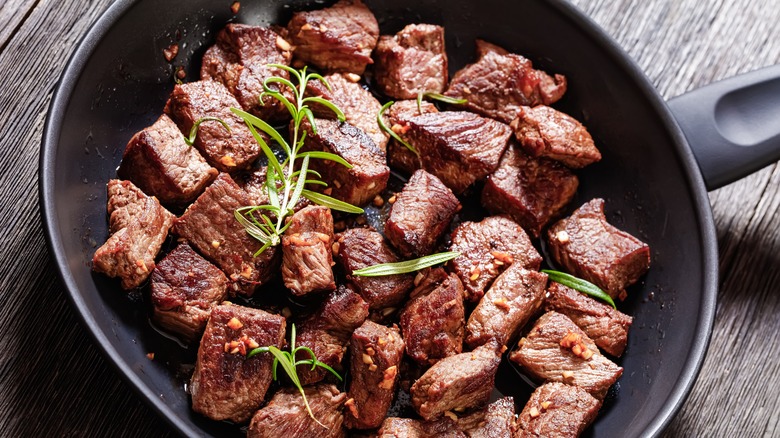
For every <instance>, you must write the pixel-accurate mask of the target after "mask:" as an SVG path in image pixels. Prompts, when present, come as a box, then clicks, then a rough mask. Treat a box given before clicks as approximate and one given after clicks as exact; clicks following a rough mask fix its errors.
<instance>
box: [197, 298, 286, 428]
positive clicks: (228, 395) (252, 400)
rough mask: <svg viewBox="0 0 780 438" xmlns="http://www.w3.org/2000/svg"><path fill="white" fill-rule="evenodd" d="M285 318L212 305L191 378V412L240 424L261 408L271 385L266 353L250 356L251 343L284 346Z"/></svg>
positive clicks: (270, 360)
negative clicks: (248, 353)
mask: <svg viewBox="0 0 780 438" xmlns="http://www.w3.org/2000/svg"><path fill="white" fill-rule="evenodd" d="M284 329H285V321H284V318H283V317H281V316H279V315H274V314H271V313H268V312H265V311H263V310H260V309H253V308H250V307H243V306H238V305H234V304H223V305H219V306H216V307H214V309H213V310H212V311H211V318H209V322H208V324H207V325H206V331H205V332H204V333H203V338H202V339H201V340H200V347H199V348H198V359H197V362H195V372H194V373H193V375H192V379H191V380H190V392H191V394H192V409H193V410H194V411H195V412H199V413H201V414H203V415H205V416H207V417H209V418H211V419H212V420H230V421H233V422H235V423H242V422H244V421H246V420H248V419H249V418H250V417H251V416H252V414H253V413H254V412H255V411H256V410H257V409H258V408H259V407H260V404H261V403H262V402H263V398H264V397H265V392H266V391H267V390H268V386H269V385H270V384H271V378H272V373H271V365H272V363H273V360H274V358H273V356H272V355H271V354H258V355H255V356H253V357H251V358H247V357H246V353H247V352H248V351H251V350H252V348H256V347H254V346H255V345H258V346H271V345H273V346H276V347H277V348H282V347H283V346H284V332H285V330H284Z"/></svg>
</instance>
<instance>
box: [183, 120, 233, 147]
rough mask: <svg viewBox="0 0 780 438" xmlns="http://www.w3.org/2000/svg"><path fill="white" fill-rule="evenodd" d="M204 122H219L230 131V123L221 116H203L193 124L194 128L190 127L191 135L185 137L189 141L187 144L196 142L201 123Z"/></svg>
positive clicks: (186, 141) (190, 144) (185, 140)
mask: <svg viewBox="0 0 780 438" xmlns="http://www.w3.org/2000/svg"><path fill="white" fill-rule="evenodd" d="M203 122H219V123H220V124H221V125H222V127H223V128H225V129H226V130H227V132H228V133H230V126H228V124H227V123H226V122H225V121H224V120H222V119H220V118H219V117H211V116H206V117H201V118H199V119H198V120H196V121H195V123H194V124H193V125H192V128H191V129H190V136H189V137H184V142H185V143H187V146H192V145H194V144H195V139H196V138H197V137H198V129H199V128H200V124H201V123H203Z"/></svg>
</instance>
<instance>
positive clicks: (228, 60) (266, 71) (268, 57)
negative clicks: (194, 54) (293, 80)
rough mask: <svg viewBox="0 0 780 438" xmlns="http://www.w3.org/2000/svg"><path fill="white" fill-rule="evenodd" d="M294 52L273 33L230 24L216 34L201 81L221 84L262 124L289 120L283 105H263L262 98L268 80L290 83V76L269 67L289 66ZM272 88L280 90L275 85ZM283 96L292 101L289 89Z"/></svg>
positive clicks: (266, 99)
mask: <svg viewBox="0 0 780 438" xmlns="http://www.w3.org/2000/svg"><path fill="white" fill-rule="evenodd" d="M291 49H292V46H290V43H288V42H287V41H286V40H285V39H284V38H283V37H282V36H281V35H279V34H277V33H276V32H274V31H273V30H271V29H267V28H264V27H259V26H248V25H245V24H234V23H230V24H228V25H227V26H225V28H224V29H222V30H221V31H219V33H218V34H217V43H216V44H214V45H213V46H211V47H209V49H208V50H206V53H204V54H203V62H202V64H201V67H200V78H201V79H202V80H207V79H213V80H215V81H218V82H221V83H222V85H224V86H225V87H227V89H228V90H230V92H231V93H233V95H234V96H236V100H238V103H239V104H241V107H242V108H243V109H245V110H246V111H249V112H251V113H253V114H255V115H257V116H258V117H260V118H261V119H263V120H267V121H280V120H286V119H289V118H290V114H289V113H288V112H287V109H286V108H285V107H284V105H283V104H282V103H281V102H279V101H278V100H276V99H274V98H272V97H270V96H266V97H264V98H263V103H262V104H260V99H259V97H260V94H261V93H262V92H263V91H265V89H264V88H263V81H265V80H266V79H268V78H270V77H272V76H277V77H281V78H284V79H290V74H289V73H288V72H286V71H285V70H282V69H279V68H271V67H268V64H282V65H289V64H290V58H292V52H291ZM271 88H272V89H275V90H277V91H278V90H279V87H278V86H277V85H276V84H272V85H271ZM282 92H283V93H285V94H289V97H290V98H292V94H290V93H289V89H287V88H286V87H283V88H282Z"/></svg>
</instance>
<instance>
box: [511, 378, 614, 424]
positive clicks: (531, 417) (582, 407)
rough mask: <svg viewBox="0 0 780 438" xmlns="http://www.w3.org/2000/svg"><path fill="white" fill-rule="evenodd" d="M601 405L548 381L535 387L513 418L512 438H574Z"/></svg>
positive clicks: (575, 389) (584, 394)
mask: <svg viewBox="0 0 780 438" xmlns="http://www.w3.org/2000/svg"><path fill="white" fill-rule="evenodd" d="M600 407H601V402H600V401H599V400H596V399H595V398H593V397H592V396H591V395H590V394H588V393H587V392H586V391H584V390H582V389H580V388H578V387H576V386H570V385H564V384H562V383H557V382H549V383H545V384H544V385H542V386H540V387H538V388H536V390H535V391H534V393H533V394H531V398H530V399H529V400H528V403H526V405H525V408H523V412H522V413H521V414H520V417H519V418H518V419H517V426H518V429H517V433H516V434H515V435H514V436H515V437H516V438H537V437H544V438H576V437H578V436H580V434H581V433H582V432H583V431H584V430H585V429H586V428H587V427H588V425H590V423H591V422H592V421H593V420H594V419H595V418H596V415H598V412H599V408H600Z"/></svg>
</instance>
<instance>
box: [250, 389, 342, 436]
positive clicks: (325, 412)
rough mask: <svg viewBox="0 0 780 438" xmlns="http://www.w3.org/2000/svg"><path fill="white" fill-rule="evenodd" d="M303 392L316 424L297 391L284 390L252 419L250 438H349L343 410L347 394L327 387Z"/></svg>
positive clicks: (275, 395)
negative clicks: (346, 437) (344, 426)
mask: <svg viewBox="0 0 780 438" xmlns="http://www.w3.org/2000/svg"><path fill="white" fill-rule="evenodd" d="M303 392H304V394H306V400H307V401H308V403H309V407H310V408H311V413H312V415H313V416H314V418H316V420H314V418H312V416H310V415H309V412H308V411H307V410H306V407H305V406H304V404H303V398H302V397H301V393H300V392H298V389H297V388H282V389H280V390H279V392H277V393H276V394H274V396H273V398H272V399H271V401H269V402H268V404H267V405H266V406H265V407H264V408H263V409H260V410H259V411H257V413H256V414H255V415H254V416H253V417H252V422H251V423H250V424H249V430H247V434H246V436H247V438H280V437H283V438H342V437H345V436H346V433H345V431H344V428H343V427H342V424H343V423H344V414H343V413H342V411H341V407H342V406H343V405H344V401H345V400H346V398H347V394H345V393H343V392H339V390H338V388H336V387H335V386H333V385H327V384H322V385H316V386H308V387H305V388H304V389H303Z"/></svg>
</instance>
